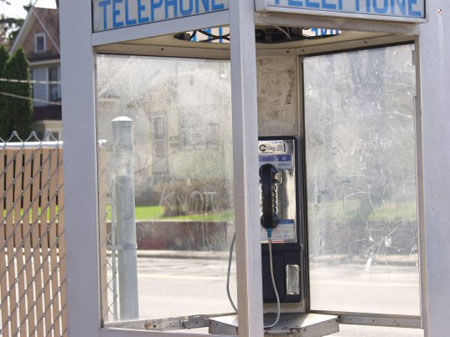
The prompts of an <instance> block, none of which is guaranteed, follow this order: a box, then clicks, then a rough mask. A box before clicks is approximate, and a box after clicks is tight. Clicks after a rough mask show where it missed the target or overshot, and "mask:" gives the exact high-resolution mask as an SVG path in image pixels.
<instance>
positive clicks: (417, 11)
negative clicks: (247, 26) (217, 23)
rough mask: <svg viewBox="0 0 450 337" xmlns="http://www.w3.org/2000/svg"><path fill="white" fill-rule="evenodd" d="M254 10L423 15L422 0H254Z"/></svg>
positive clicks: (416, 18)
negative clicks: (255, 8)
mask: <svg viewBox="0 0 450 337" xmlns="http://www.w3.org/2000/svg"><path fill="white" fill-rule="evenodd" d="M255 1H256V7H257V10H258V11H268V12H285V13H301V14H315V15H327V16H341V17H342V16H345V17H360V18H368V19H382V20H393V21H420V20H423V19H424V18H425V0H255Z"/></svg>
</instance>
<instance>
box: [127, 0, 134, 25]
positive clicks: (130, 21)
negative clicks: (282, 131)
mask: <svg viewBox="0 0 450 337" xmlns="http://www.w3.org/2000/svg"><path fill="white" fill-rule="evenodd" d="M129 11H130V9H129V8H128V0H125V23H126V24H127V26H134V25H135V24H136V19H133V20H130V15H129Z"/></svg>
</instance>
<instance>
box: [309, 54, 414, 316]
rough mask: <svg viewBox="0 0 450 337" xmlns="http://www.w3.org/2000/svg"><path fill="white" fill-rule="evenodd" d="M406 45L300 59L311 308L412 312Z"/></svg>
mask: <svg viewBox="0 0 450 337" xmlns="http://www.w3.org/2000/svg"><path fill="white" fill-rule="evenodd" d="M412 51H413V46H412V45H403V46H396V47H389V48H380V49H371V50H364V51H355V52H346V53H339V54H331V55H324V56H317V57H311V58H307V59H305V62H304V76H305V77H304V78H305V128H306V156H307V190H308V192H307V193H308V228H309V254H310V273H311V275H310V277H311V307H312V309H315V310H333V311H348V312H367V313H387V314H409V315H419V314H420V310H419V309H420V299H419V294H420V292H419V268H418V221H417V209H416V200H417V193H416V191H417V186H416V144H415V139H416V138H415V137H416V135H415V111H414V104H415V103H414V98H415V95H416V88H415V67H414V66H413V64H412Z"/></svg>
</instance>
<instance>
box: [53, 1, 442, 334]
mask: <svg viewBox="0 0 450 337" xmlns="http://www.w3.org/2000/svg"><path fill="white" fill-rule="evenodd" d="M449 14H450V4H448V3H447V1H446V0H428V1H425V0H395V1H394V0H393V1H388V0H367V1H366V0H239V1H234V0H230V1H228V0H78V1H64V2H62V3H61V40H62V41H61V46H62V48H61V51H62V89H63V92H64V95H63V102H62V104H63V122H64V167H65V178H64V179H65V180H64V188H65V195H66V206H65V210H64V212H65V217H66V231H65V239H66V246H67V248H66V249H67V251H66V260H67V289H68V294H67V296H68V300H67V312H68V326H67V331H68V335H69V336H70V337H77V336H102V337H114V336H124V337H127V336H130V337H131V336H133V337H138V336H142V337H144V336H149V337H151V336H155V337H160V336H161V337H162V336H205V335H206V336H216V335H219V336H239V337H262V336H263V335H264V336H292V337H321V336H391V335H392V336H406V335H407V336H431V337H435V336H436V337H437V336H444V335H445V334H446V332H447V331H450V320H449V319H448V317H447V315H446V312H448V310H449V309H450V305H449V304H448V303H449V302H450V301H449V299H450V287H448V284H450V276H449V275H450V270H449V269H450V268H449V266H450V254H449V248H450V240H449V239H448V236H447V235H446V234H448V228H447V227H448V226H447V225H448V219H450V208H449V207H448V206H447V205H448V204H449V202H450V198H449V196H448V190H450V177H449V175H448V172H450V154H449V153H450V152H449V151H448V146H447V144H449V143H450V133H449V132H448V131H447V130H449V127H450V119H449V118H448V116H447V115H448V114H447V113H446V111H447V104H446V102H445V98H446V96H447V92H450V91H449V90H450V84H449V83H450V82H449V80H448V78H449V75H450V69H449V66H448V64H447V62H445V60H447V59H448V58H449V57H450V50H449V44H448V43H447V42H446V39H445V34H446V32H447V31H448V28H449V23H448V22H449V21H448V15H449ZM446 19H447V21H445V20H446Z"/></svg>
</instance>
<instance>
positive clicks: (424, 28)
mask: <svg viewBox="0 0 450 337" xmlns="http://www.w3.org/2000/svg"><path fill="white" fill-rule="evenodd" d="M428 18H429V22H428V23H426V24H424V25H421V26H420V34H419V55H420V80H421V103H422V104H421V111H420V115H421V122H422V152H423V153H422V156H423V172H422V174H423V196H422V202H423V208H424V214H423V216H424V221H425V238H424V240H423V242H425V243H426V248H425V251H426V254H424V255H426V258H425V259H424V260H425V261H426V262H425V261H423V262H422V268H426V269H425V277H423V279H422V293H423V294H425V298H424V302H425V305H424V306H423V313H422V315H423V317H424V329H425V331H426V336H428V337H435V336H436V337H438V336H443V335H444V334H446V333H447V332H448V331H450V320H449V319H448V312H449V310H450V301H449V299H450V287H449V286H448V285H449V284H450V240H449V235H448V234H449V226H448V225H449V223H448V221H449V219H450V208H449V207H448V205H449V203H450V197H449V193H448V191H449V190H450V173H449V172H450V151H449V148H450V146H449V144H450V132H449V130H450V118H449V113H448V112H449V110H448V93H449V92H450V65H449V60H450V44H449V43H448V34H449V32H450V20H449V19H450V2H449V1H448V0H429V1H428Z"/></svg>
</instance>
